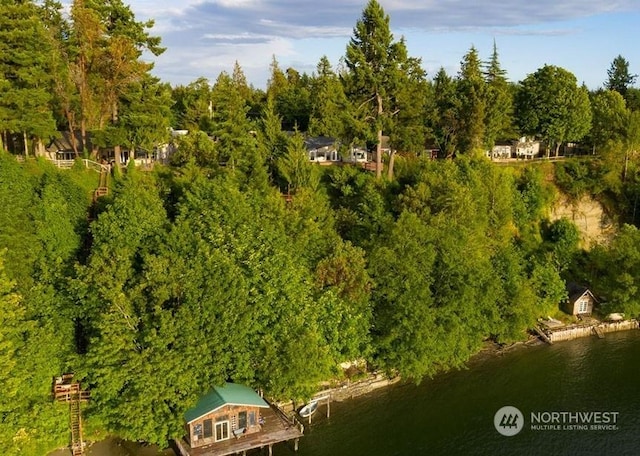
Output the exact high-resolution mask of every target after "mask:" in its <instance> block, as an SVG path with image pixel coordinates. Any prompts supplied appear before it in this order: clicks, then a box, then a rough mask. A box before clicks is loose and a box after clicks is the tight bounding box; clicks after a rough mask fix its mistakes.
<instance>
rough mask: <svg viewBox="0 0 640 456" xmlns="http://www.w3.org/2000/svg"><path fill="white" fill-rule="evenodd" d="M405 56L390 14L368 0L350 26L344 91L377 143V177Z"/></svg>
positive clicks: (393, 112)
mask: <svg viewBox="0 0 640 456" xmlns="http://www.w3.org/2000/svg"><path fill="white" fill-rule="evenodd" d="M406 58H407V50H406V45H405V43H404V41H403V40H400V41H394V39H393V35H392V33H391V30H390V28H389V16H388V15H387V14H386V13H385V12H384V10H383V8H382V6H381V5H380V3H378V2H377V1H376V0H370V1H369V2H368V3H367V6H366V7H365V9H364V10H363V12H362V17H361V18H360V19H359V20H358V22H357V23H356V26H355V27H354V29H353V36H352V37H351V39H350V40H349V44H348V45H347V52H346V58H345V63H346V65H347V68H348V73H347V74H346V78H345V82H346V92H347V94H348V96H349V97H350V99H351V101H352V103H353V104H354V106H355V109H356V112H355V113H354V114H355V116H357V117H359V118H360V119H363V120H364V121H365V125H367V126H368V128H367V130H368V131H365V132H363V135H364V136H365V137H366V138H367V139H369V140H373V142H375V143H376V154H375V155H376V177H378V178H380V177H381V176H382V135H383V132H384V131H385V130H386V129H388V128H389V126H390V119H391V117H393V115H395V114H397V112H398V110H399V109H402V108H401V107H400V106H398V103H397V101H398V99H397V92H398V90H399V89H400V84H401V81H402V78H401V74H402V70H403V65H404V64H405V61H406Z"/></svg>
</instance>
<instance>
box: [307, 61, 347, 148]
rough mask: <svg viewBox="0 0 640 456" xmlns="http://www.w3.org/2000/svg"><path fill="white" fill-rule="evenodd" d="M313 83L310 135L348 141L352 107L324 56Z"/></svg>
mask: <svg viewBox="0 0 640 456" xmlns="http://www.w3.org/2000/svg"><path fill="white" fill-rule="evenodd" d="M316 71H317V74H316V75H315V78H314V79H313V81H312V88H313V90H312V91H311V115H310V119H309V134H310V135H313V136H329V137H332V138H338V139H343V140H344V139H346V136H347V130H348V125H347V124H348V122H349V119H350V113H349V109H350V105H349V102H348V100H347V97H346V95H345V93H344V88H343V86H342V83H341V82H340V79H339V78H338V76H337V75H336V74H335V72H334V71H333V70H332V68H331V63H330V62H329V59H328V58H327V57H326V56H323V57H322V58H321V59H320V62H318V66H317V67H316Z"/></svg>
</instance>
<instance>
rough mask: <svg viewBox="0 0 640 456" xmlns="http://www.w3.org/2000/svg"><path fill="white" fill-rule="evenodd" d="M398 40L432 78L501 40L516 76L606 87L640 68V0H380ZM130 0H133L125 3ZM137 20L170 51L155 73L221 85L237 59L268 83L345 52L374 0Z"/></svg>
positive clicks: (161, 14)
mask: <svg viewBox="0 0 640 456" xmlns="http://www.w3.org/2000/svg"><path fill="white" fill-rule="evenodd" d="M378 1H379V3H380V4H381V5H382V7H383V8H384V10H385V12H386V13H387V14H388V15H389V17H390V26H391V31H392V33H393V35H394V38H395V39H399V38H400V37H402V36H404V38H405V40H406V43H407V47H408V50H409V54H410V55H411V56H412V57H420V58H421V59H422V65H423V68H424V69H425V70H426V71H427V76H428V77H433V76H434V75H435V73H436V72H437V71H438V69H439V68H440V67H443V68H445V70H446V71H447V72H448V73H449V74H450V75H452V76H453V75H455V74H456V73H457V72H458V69H459V63H460V60H462V57H463V56H464V55H465V54H466V53H467V52H468V51H469V49H470V48H471V46H475V48H476V49H477V50H478V52H479V54H480V57H481V59H483V60H488V59H489V57H490V56H491V52H492V49H493V43H494V40H495V43H496V45H497V49H498V54H499V58H500V63H501V64H502V67H503V69H505V70H506V71H507V77H508V79H509V80H511V81H514V82H517V81H521V80H522V79H524V78H525V77H526V76H527V75H528V74H530V73H534V72H535V71H536V70H537V69H538V68H541V67H542V66H543V65H545V64H549V65H557V66H560V67H563V68H565V69H567V70H569V71H571V72H572V73H573V74H574V75H575V76H576V78H577V80H578V83H585V84H586V85H587V87H589V88H590V89H596V88H598V87H601V86H603V84H604V83H605V81H606V79H607V69H608V68H609V67H610V65H611V62H612V61H613V59H614V58H615V57H616V56H618V55H622V56H623V57H624V58H625V59H627V61H629V64H630V72H631V73H633V74H636V73H640V46H638V45H637V44H636V43H637V42H638V40H639V36H638V35H639V33H640V0H378ZM125 2H127V0H125ZM128 4H129V5H130V6H131V9H132V10H133V12H134V13H135V15H136V19H137V20H147V19H154V20H155V25H154V27H153V28H152V29H151V34H152V35H156V36H160V37H162V44H163V46H164V47H166V48H167V50H166V51H165V52H164V54H162V55H161V56H159V57H153V58H152V59H151V60H152V61H154V62H155V68H154V70H153V73H154V74H155V75H156V76H158V77H160V78H161V79H162V80H163V81H165V82H170V83H171V84H173V85H179V84H180V85H186V84H189V83H190V82H193V81H195V80H196V79H197V78H199V77H205V78H207V79H208V80H209V81H211V82H212V83H213V82H215V80H216V78H217V77H218V75H219V74H220V72H222V71H226V72H228V73H231V72H232V70H233V65H234V63H235V62H236V61H237V62H238V63H239V64H240V66H241V67H242V69H243V71H244V73H245V75H246V77H247V79H248V81H249V82H250V83H251V84H252V85H253V86H254V87H256V88H265V87H266V84H267V81H268V79H269V66H270V64H271V62H272V60H273V57H274V56H275V58H276V60H277V62H278V65H279V66H280V68H281V69H283V70H285V69H286V68H288V67H293V68H295V69H296V70H297V71H299V72H300V73H303V72H306V73H308V74H311V73H313V71H314V70H315V68H316V65H317V63H318V61H319V60H320V58H321V57H322V56H323V55H326V56H327V57H328V58H329V60H330V61H331V63H332V64H333V65H334V66H337V65H338V64H339V61H340V59H341V58H342V57H343V56H344V55H345V49H346V45H347V43H348V42H349V38H350V37H351V36H352V33H353V27H354V26H355V24H356V22H357V21H358V19H360V17H361V15H362V10H363V9H364V7H365V4H366V1H365V0H313V1H310V0H182V1H180V0H128Z"/></svg>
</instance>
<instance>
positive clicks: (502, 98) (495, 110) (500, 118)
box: [484, 41, 513, 151]
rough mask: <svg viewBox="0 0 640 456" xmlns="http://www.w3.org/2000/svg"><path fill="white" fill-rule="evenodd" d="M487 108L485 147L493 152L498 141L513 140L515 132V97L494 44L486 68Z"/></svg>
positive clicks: (494, 43)
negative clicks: (512, 134)
mask: <svg viewBox="0 0 640 456" xmlns="http://www.w3.org/2000/svg"><path fill="white" fill-rule="evenodd" d="M484 77H485V81H486V87H487V91H486V108H485V131H484V146H485V147H486V148H487V150H489V151H490V150H491V149H492V148H493V146H494V145H495V143H496V140H503V141H504V140H507V139H511V138H510V137H509V136H510V134H511V133H512V132H513V95H512V91H511V90H510V87H509V82H508V81H507V78H506V71H505V70H503V69H502V66H501V65H500V60H499V58H498V47H497V45H496V42H495V41H494V42H493V53H492V54H491V59H490V60H489V62H488V63H487V65H486V67H485V72H484Z"/></svg>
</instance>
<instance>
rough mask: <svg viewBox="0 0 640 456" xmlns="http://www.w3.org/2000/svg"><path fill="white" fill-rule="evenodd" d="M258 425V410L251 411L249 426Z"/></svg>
mask: <svg viewBox="0 0 640 456" xmlns="http://www.w3.org/2000/svg"><path fill="white" fill-rule="evenodd" d="M255 425H256V412H249V426H255Z"/></svg>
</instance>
